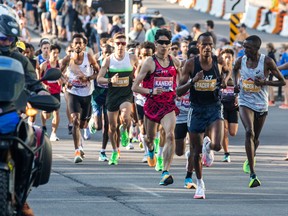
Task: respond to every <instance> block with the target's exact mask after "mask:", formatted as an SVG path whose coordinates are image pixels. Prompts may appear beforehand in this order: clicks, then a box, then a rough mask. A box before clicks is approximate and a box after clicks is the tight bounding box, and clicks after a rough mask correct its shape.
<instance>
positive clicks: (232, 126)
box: [220, 49, 238, 163]
mask: <svg viewBox="0 0 288 216" xmlns="http://www.w3.org/2000/svg"><path fill="white" fill-rule="evenodd" d="M220 56H222V57H223V60H224V61H225V63H226V65H227V67H228V68H229V71H230V72H232V69H233V62H234V51H233V50H232V49H224V50H222V51H221V53H220ZM221 92H222V94H221V102H222V104H223V115H224V139H223V143H222V146H223V150H224V157H223V160H222V161H223V162H228V163H230V162H231V158H230V153H229V151H228V144H229V138H228V135H229V134H230V136H236V134H237V131H238V97H236V95H235V93H234V82H233V79H232V77H230V78H229V80H228V82H227V87H226V88H224V89H221Z"/></svg>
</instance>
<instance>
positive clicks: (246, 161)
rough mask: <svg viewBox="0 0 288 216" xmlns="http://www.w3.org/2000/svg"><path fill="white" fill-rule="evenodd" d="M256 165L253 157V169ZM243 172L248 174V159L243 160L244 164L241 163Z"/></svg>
mask: <svg viewBox="0 0 288 216" xmlns="http://www.w3.org/2000/svg"><path fill="white" fill-rule="evenodd" d="M255 165H256V158H255V157H254V167H255ZM243 171H244V172H245V173H248V174H249V173H250V167H249V162H248V159H246V160H245V162H244V163H243Z"/></svg>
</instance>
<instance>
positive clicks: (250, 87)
mask: <svg viewBox="0 0 288 216" xmlns="http://www.w3.org/2000/svg"><path fill="white" fill-rule="evenodd" d="M242 88H243V90H244V91H246V92H256V93H257V92H260V90H261V87H260V86H256V85H255V83H254V81H253V80H243V81H242Z"/></svg>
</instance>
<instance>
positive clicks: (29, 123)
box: [27, 119, 35, 127]
mask: <svg viewBox="0 0 288 216" xmlns="http://www.w3.org/2000/svg"><path fill="white" fill-rule="evenodd" d="M27 123H28V125H30V126H31V127H32V126H33V125H34V124H35V122H32V121H30V120H29V119H28V121H27Z"/></svg>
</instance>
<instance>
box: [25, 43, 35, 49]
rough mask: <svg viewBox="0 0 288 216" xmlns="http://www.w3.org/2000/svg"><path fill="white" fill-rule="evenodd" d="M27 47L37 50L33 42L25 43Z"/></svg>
mask: <svg viewBox="0 0 288 216" xmlns="http://www.w3.org/2000/svg"><path fill="white" fill-rule="evenodd" d="M25 46H26V49H31V50H35V48H34V46H33V45H32V44H31V43H25Z"/></svg>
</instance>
